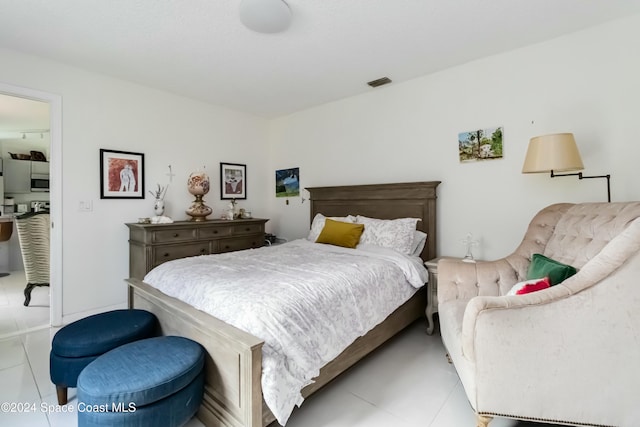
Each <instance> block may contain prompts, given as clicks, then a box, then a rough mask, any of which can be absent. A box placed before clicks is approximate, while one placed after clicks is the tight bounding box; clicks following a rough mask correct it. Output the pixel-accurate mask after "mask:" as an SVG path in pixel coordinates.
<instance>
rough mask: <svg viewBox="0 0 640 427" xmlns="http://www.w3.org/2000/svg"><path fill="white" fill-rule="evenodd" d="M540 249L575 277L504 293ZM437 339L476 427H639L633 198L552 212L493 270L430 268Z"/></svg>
mask: <svg viewBox="0 0 640 427" xmlns="http://www.w3.org/2000/svg"><path fill="white" fill-rule="evenodd" d="M534 253H542V254H543V255H546V256H547V257H549V258H553V259H555V260H557V261H560V262H562V263H565V264H570V265H572V266H574V267H576V268H577V269H578V272H577V274H576V275H574V276H572V277H570V278H568V279H566V280H565V281H563V282H562V283H560V284H558V285H556V286H553V287H551V288H549V289H545V290H542V291H538V292H533V293H530V294H526V295H514V296H503V295H505V294H506V293H507V292H508V291H509V289H510V288H511V287H512V286H513V285H514V284H515V283H517V282H520V281H523V280H525V278H526V274H527V270H528V267H529V264H530V259H531V256H532V255H533V254H534ZM438 301H439V304H438V309H439V318H440V329H441V334H442V340H443V342H444V345H445V346H446V348H447V350H448V352H449V356H450V359H451V361H452V363H453V364H454V366H455V368H456V371H457V372H458V375H459V376H460V380H461V382H462V385H463V386H464V389H465V392H466V394H467V398H468V399H469V402H470V404H471V406H472V407H473V409H474V410H475V411H476V416H477V425H478V427H486V426H487V425H488V424H489V422H490V421H491V419H492V418H493V417H508V418H514V419H523V420H537V421H541V422H548V423H557V424H567V425H580V426H616V427H635V426H638V425H640V202H630V203H583V204H556V205H552V206H549V207H547V208H545V209H543V210H542V211H540V212H539V213H538V214H537V215H536V216H535V217H534V218H533V220H532V221H531V223H530V225H529V228H528V230H527V232H526V234H525V236H524V239H523V241H522V243H521V244H520V246H519V247H518V248H517V249H516V250H515V252H514V253H512V254H511V255H509V256H507V257H506V258H503V259H500V260H497V261H493V262H477V263H475V264H473V263H464V262H460V261H456V260H451V259H443V260H441V261H440V263H439V264H438Z"/></svg>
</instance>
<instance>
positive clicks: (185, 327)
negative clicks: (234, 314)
mask: <svg viewBox="0 0 640 427" xmlns="http://www.w3.org/2000/svg"><path fill="white" fill-rule="evenodd" d="M438 184H440V181H431V182H412V183H401V184H377V185H351V186H339V187H317V188H308V189H307V190H309V192H310V194H311V219H313V217H314V216H315V214H316V213H318V212H320V213H322V214H324V215H326V216H346V215H348V214H351V215H364V216H369V217H374V218H382V219H394V218H402V217H412V218H420V219H421V221H420V222H419V223H418V229H419V230H422V231H424V232H426V233H427V235H428V237H427V244H426V246H425V249H424V251H423V252H422V255H421V257H422V259H424V260H428V259H432V258H435V257H436V247H437V241H436V187H437V186H438ZM127 282H128V283H129V307H131V308H141V309H145V310H148V311H150V312H152V313H154V314H155V315H156V316H157V317H158V319H159V321H160V327H161V331H162V334H163V335H180V336H184V337H187V338H190V339H192V340H194V341H197V342H199V343H200V344H202V346H203V347H204V348H205V350H206V351H207V359H206V363H205V375H206V380H205V393H204V400H203V402H202V405H201V407H200V410H199V411H198V418H199V419H200V421H202V422H203V423H204V424H205V425H207V426H210V427H217V426H225V427H263V426H266V425H269V424H271V423H272V422H274V420H275V417H274V416H273V414H272V413H271V411H270V410H269V409H268V408H267V407H266V405H264V402H263V399H262V389H261V374H262V351H261V350H262V345H263V341H262V340H260V339H259V338H256V337H254V336H252V335H251V334H248V333H246V332H244V331H241V330H239V329H237V328H235V327H233V326H231V325H229V324H226V323H224V322H222V321H221V320H219V319H217V318H215V317H213V316H211V315H209V314H207V313H204V312H202V311H199V310H197V309H195V308H193V307H191V306H190V305H188V304H186V303H184V302H182V301H179V300H178V299H175V298H172V297H169V296H167V295H165V294H163V293H162V292H160V291H158V290H156V289H155V288H153V287H151V286H150V285H148V284H146V283H144V282H142V281H140V280H137V279H127ZM425 288H426V287H423V288H422V289H421V290H420V291H419V292H417V293H416V294H415V295H414V296H413V297H412V298H411V299H410V300H409V301H407V302H406V303H405V304H403V305H402V306H401V307H399V308H398V309H397V310H396V311H394V312H393V313H392V314H391V315H390V316H389V317H387V319H386V320H385V321H384V322H382V323H381V324H379V325H378V326H376V327H375V328H374V329H372V330H371V331H370V332H369V333H367V334H366V335H365V336H363V337H360V338H358V339H357V340H356V341H355V342H354V343H353V344H351V345H350V346H349V347H348V348H347V349H346V350H345V351H344V352H342V353H341V354H340V355H339V356H338V357H337V358H336V359H334V360H332V361H331V362H329V363H328V364H327V365H325V366H324V367H323V368H322V369H321V370H320V375H318V377H316V379H315V382H314V383H312V384H310V385H308V386H307V387H305V388H304V389H303V390H302V394H303V396H304V397H307V396H309V395H310V394H312V393H313V392H315V391H317V390H318V389H320V388H321V387H322V386H324V385H326V384H327V383H328V382H329V381H331V380H332V379H334V378H335V377H336V376H338V375H339V374H340V373H342V372H344V371H345V370H346V369H348V368H349V367H350V366H352V365H354V364H355V363H356V362H357V361H359V360H360V359H362V358H363V357H364V356H366V355H367V354H369V353H370V352H371V351H373V350H374V349H375V348H377V347H378V346H380V345H381V344H382V343H384V342H385V341H386V340H388V339H389V338H391V337H392V336H394V335H395V334H397V333H398V332H399V331H401V330H402V329H404V328H405V327H406V326H408V325H409V324H411V323H412V322H413V321H415V320H416V319H418V318H420V317H422V316H424V310H425V306H426V298H427V295H426V289H425ZM274 425H277V423H275V424H274Z"/></svg>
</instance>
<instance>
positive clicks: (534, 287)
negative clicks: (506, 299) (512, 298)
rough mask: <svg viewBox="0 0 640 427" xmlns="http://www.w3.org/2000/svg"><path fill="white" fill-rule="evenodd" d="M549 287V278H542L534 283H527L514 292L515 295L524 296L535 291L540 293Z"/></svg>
mask: <svg viewBox="0 0 640 427" xmlns="http://www.w3.org/2000/svg"><path fill="white" fill-rule="evenodd" d="M550 287H551V284H550V283H549V278H548V277H544V278H542V279H540V280H538V281H537V282H535V283H527V284H526V285H524V286H523V287H521V288H520V289H518V290H517V291H516V295H524V294H528V293H531V292H535V291H541V290H543V289H547V288H550Z"/></svg>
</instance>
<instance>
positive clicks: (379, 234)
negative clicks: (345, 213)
mask: <svg viewBox="0 0 640 427" xmlns="http://www.w3.org/2000/svg"><path fill="white" fill-rule="evenodd" d="M418 221H420V219H418V218H399V219H376V218H367V217H366V216H361V215H358V216H357V217H356V223H357V224H364V232H363V233H362V236H361V237H360V243H366V244H369V245H377V246H382V247H383V248H390V249H394V250H396V251H398V252H400V253H401V254H405V255H409V254H411V250H412V243H413V236H414V232H415V231H416V224H417V223H418Z"/></svg>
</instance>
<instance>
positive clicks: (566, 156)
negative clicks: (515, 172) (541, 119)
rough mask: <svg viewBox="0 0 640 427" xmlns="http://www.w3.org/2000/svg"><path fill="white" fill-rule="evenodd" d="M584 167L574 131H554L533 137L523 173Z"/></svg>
mask: <svg viewBox="0 0 640 427" xmlns="http://www.w3.org/2000/svg"><path fill="white" fill-rule="evenodd" d="M582 169H584V165H583V164H582V158H581V157H580V152H579V151H578V146H577V145H576V140H575V139H574V137H573V134H572V133H554V134H551V135H542V136H536V137H535V138H531V140H530V141H529V148H527V156H526V157H525V159H524V165H523V166H522V173H540V172H551V171H557V172H562V171H577V170H582Z"/></svg>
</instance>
